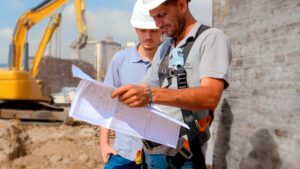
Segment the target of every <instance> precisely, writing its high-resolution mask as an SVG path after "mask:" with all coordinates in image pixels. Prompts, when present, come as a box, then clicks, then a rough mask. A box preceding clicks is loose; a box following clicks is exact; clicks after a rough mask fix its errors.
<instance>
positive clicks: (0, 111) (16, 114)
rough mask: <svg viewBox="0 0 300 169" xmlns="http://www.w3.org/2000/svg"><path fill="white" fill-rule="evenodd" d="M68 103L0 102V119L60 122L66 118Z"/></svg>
mask: <svg viewBox="0 0 300 169" xmlns="http://www.w3.org/2000/svg"><path fill="white" fill-rule="evenodd" d="M68 112H69V105H63V106H62V105H60V106H57V105H51V104H48V103H45V102H24V101H3V102H0V118H1V119H18V120H21V121H22V122H48V123H49V122H50V123H51V122H59V123H60V122H61V123H64V122H66V121H67V119H68Z"/></svg>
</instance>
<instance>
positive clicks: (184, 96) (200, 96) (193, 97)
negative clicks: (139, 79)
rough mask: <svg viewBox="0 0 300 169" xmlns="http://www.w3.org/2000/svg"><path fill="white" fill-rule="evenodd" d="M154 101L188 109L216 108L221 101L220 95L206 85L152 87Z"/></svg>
mask: <svg viewBox="0 0 300 169" xmlns="http://www.w3.org/2000/svg"><path fill="white" fill-rule="evenodd" d="M151 91H152V103H154V104H162V105H168V106H174V107H180V108H183V109H188V110H201V109H212V110H213V109H215V108H216V106H217V105H218V103H219V97H217V96H215V95H214V94H213V93H212V92H210V90H209V89H207V88H205V87H195V88H186V89H177V90H172V89H163V88H151Z"/></svg>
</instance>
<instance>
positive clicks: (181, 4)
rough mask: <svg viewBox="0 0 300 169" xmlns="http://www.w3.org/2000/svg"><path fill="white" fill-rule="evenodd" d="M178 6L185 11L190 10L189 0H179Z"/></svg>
mask: <svg viewBox="0 0 300 169" xmlns="http://www.w3.org/2000/svg"><path fill="white" fill-rule="evenodd" d="M177 8H178V9H179V10H180V11H181V12H183V13H185V12H186V11H187V10H188V2H187V0H178V1H177Z"/></svg>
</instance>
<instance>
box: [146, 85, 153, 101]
mask: <svg viewBox="0 0 300 169" xmlns="http://www.w3.org/2000/svg"><path fill="white" fill-rule="evenodd" d="M147 88H148V92H149V100H148V101H149V105H151V104H152V101H153V100H152V91H151V88H150V87H149V86H148V87H147Z"/></svg>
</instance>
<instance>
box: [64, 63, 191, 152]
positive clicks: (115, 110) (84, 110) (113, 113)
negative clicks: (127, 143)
mask: <svg viewBox="0 0 300 169" xmlns="http://www.w3.org/2000/svg"><path fill="white" fill-rule="evenodd" d="M72 72H73V76H74V77H78V78H80V79H82V80H81V81H80V83H79V85H78V87H77V90H76V94H75V97H74V99H73V102H72V105H71V108H70V113H69V115H70V116H71V117H73V118H75V119H78V120H81V121H85V122H88V123H91V124H94V125H99V126H102V127H105V128H108V129H111V130H114V131H117V132H121V133H125V134H128V135H132V136H135V137H138V138H141V139H146V140H150V141H153V142H156V143H160V144H163V145H166V146H170V147H174V148H175V147H176V146H177V141H178V138H179V131H180V127H181V126H183V127H185V128H187V129H188V126H187V125H186V124H185V123H183V122H181V121H178V120H176V119H174V118H172V117H169V116H167V115H166V114H164V113H163V112H161V111H159V110H157V109H155V108H153V107H151V106H147V107H141V108H130V107H128V106H127V105H125V104H123V103H120V102H119V101H118V99H117V98H115V99H113V98H112V97H111V94H112V92H113V91H114V88H113V87H111V86H107V85H104V84H103V83H101V82H98V81H96V80H94V79H92V78H91V77H89V76H88V75H86V74H85V73H84V72H82V71H81V70H80V69H79V68H78V67H76V66H74V65H73V66H72Z"/></svg>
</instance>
